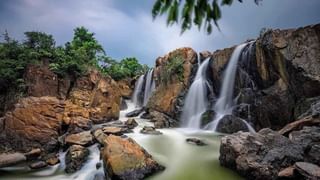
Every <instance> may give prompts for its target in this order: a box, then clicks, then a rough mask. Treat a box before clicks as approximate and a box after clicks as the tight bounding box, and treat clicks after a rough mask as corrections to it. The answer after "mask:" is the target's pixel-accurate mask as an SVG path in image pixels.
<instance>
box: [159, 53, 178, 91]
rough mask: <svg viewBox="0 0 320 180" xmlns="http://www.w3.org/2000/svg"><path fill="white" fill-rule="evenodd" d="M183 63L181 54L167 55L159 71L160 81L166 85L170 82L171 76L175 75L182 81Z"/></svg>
mask: <svg viewBox="0 0 320 180" xmlns="http://www.w3.org/2000/svg"><path fill="white" fill-rule="evenodd" d="M183 63H184V59H183V57H182V55H181V54H174V55H172V56H171V57H169V59H168V61H167V62H166V64H165V65H164V67H163V69H162V70H161V72H160V82H161V83H163V84H165V85H168V84H169V83H170V82H172V80H173V77H177V78H178V80H179V81H181V82H183V71H184V69H183Z"/></svg>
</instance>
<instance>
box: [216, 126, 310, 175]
mask: <svg viewBox="0 0 320 180" xmlns="http://www.w3.org/2000/svg"><path fill="white" fill-rule="evenodd" d="M303 159H304V148H303V146H301V144H299V143H295V142H292V141H291V140H289V139H288V138H286V137H284V136H282V135H280V134H279V133H278V132H275V131H272V130H270V129H262V130H261V131H259V133H254V134H252V133H248V132H238V133H235V134H232V135H227V136H225V137H222V138H221V145H220V157H219V160H220V164H221V165H222V166H225V167H228V168H231V169H234V170H236V171H237V172H238V173H239V174H241V175H243V176H245V177H246V178H248V179H266V180H268V179H276V178H277V176H278V173H279V172H280V170H282V169H284V168H287V167H289V166H292V165H293V164H294V163H295V162H297V161H302V160H303Z"/></svg>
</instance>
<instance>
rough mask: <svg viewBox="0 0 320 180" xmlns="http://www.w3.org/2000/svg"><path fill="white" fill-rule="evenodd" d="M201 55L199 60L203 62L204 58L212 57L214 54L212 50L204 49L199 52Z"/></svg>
mask: <svg viewBox="0 0 320 180" xmlns="http://www.w3.org/2000/svg"><path fill="white" fill-rule="evenodd" d="M199 56H200V59H198V61H200V63H202V62H203V61H204V60H206V59H207V58H209V57H211V56H212V54H211V52H210V51H202V52H200V53H199Z"/></svg>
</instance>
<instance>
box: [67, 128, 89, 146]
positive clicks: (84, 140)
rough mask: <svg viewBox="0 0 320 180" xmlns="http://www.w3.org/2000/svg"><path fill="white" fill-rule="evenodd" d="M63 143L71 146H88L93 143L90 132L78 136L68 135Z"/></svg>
mask: <svg viewBox="0 0 320 180" xmlns="http://www.w3.org/2000/svg"><path fill="white" fill-rule="evenodd" d="M65 143H66V144H69V145H72V144H77V145H82V146H88V145H90V144H92V143H93V137H92V135H91V133H90V131H84V132H81V133H78V134H70V135H68V136H67V137H66V138H65Z"/></svg>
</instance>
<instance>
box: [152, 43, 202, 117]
mask: <svg viewBox="0 0 320 180" xmlns="http://www.w3.org/2000/svg"><path fill="white" fill-rule="evenodd" d="M175 56H179V57H180V58H181V61H182V62H181V68H182V72H180V73H179V72H177V71H175V72H173V73H172V74H170V73H169V75H168V76H169V77H168V78H169V80H163V79H164V77H163V76H165V73H166V71H168V69H170V65H169V66H168V64H170V61H177V60H176V59H174V57H175ZM171 63H173V62H171ZM178 63H179V62H178ZM194 64H197V54H196V52H195V51H194V50H193V49H191V48H180V49H177V50H175V51H172V52H170V53H169V54H167V55H165V56H164V57H159V58H158V59H157V60H156V66H155V69H154V78H155V80H156V89H155V91H154V92H153V94H152V96H151V97H150V100H149V103H148V108H149V109H151V110H155V111H158V112H161V113H164V114H166V115H169V116H170V117H171V118H175V119H178V116H179V113H180V111H181V109H182V106H183V97H184V95H185V93H186V90H187V89H188V87H189V86H190V78H191V76H192V75H194V73H195V70H196V69H195V68H194Z"/></svg>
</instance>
